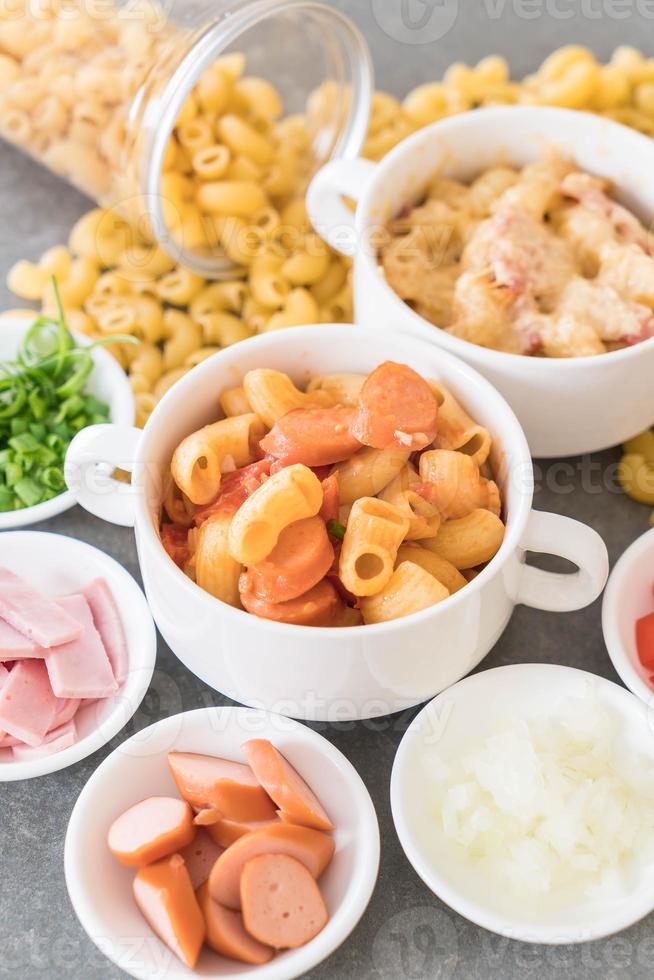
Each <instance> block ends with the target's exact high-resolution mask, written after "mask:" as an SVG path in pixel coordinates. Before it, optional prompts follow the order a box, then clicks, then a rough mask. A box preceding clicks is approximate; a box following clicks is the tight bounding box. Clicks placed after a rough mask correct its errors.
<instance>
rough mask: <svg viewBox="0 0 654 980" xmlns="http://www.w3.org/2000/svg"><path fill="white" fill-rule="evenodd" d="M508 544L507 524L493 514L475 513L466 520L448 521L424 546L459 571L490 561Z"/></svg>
mask: <svg viewBox="0 0 654 980" xmlns="http://www.w3.org/2000/svg"><path fill="white" fill-rule="evenodd" d="M503 540H504V524H503V523H502V521H501V520H500V519H499V517H496V516H495V514H491V512H490V511H489V510H482V509H478V510H473V511H472V512H471V513H470V514H468V515H467V516H466V517H460V518H458V519H457V520H452V521H446V522H445V523H444V524H442V525H441V527H440V530H439V532H438V534H437V535H436V536H435V537H434V538H427V539H426V540H424V541H423V542H422V543H423V545H424V546H425V547H426V548H429V549H430V550H431V551H435V552H436V554H437V555H440V556H441V557H442V558H445V559H446V560H447V561H449V562H451V564H452V565H454V567H455V568H458V569H463V568H474V567H475V565H483V564H485V562H487V561H490V560H491V558H493V557H494V555H496V554H497V552H498V551H499V549H500V545H501V544H502V541H503Z"/></svg>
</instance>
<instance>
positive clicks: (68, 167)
mask: <svg viewBox="0 0 654 980" xmlns="http://www.w3.org/2000/svg"><path fill="white" fill-rule="evenodd" d="M372 87H373V80H372V69H371V64H370V57H369V54H368V50H367V47H366V44H365V41H364V40H363V38H362V36H361V35H360V33H359V32H358V30H357V29H356V28H355V26H354V25H353V24H352V23H351V22H350V21H349V20H348V19H347V18H346V17H345V16H344V15H342V14H341V13H340V12H339V11H337V10H335V9H333V8H332V7H328V6H326V5H325V4H322V3H313V2H306V0H176V2H174V0H173V2H171V3H168V4H167V6H166V7H165V9H164V7H162V6H158V5H156V4H154V3H153V2H151V0H127V2H125V3H122V4H114V3H111V2H109V0H0V135H1V136H2V137H3V138H4V139H6V140H8V141H10V142H11V143H13V144H15V145H17V146H19V147H21V148H22V149H23V150H25V151H26V152H28V153H29V154H30V155H31V156H32V157H34V158H35V159H36V160H38V161H39V162H41V163H42V164H44V165H45V166H46V167H48V168H49V169H50V170H52V171H54V172H55V173H57V174H59V175H60V176H62V177H64V178H65V179H66V180H68V181H69V182H70V183H72V184H74V185H75V186H76V187H78V188H79V189H80V190H81V191H83V192H84V193H85V194H87V195H88V196H89V197H91V198H93V199H94V200H95V201H97V202H98V203H99V204H101V205H102V206H103V207H107V208H111V209H113V210H114V211H115V212H117V213H118V214H120V215H122V216H123V217H124V218H126V219H127V220H128V221H129V222H130V224H132V225H133V226H135V227H138V228H139V230H140V232H141V234H143V235H145V236H147V237H149V238H151V239H153V240H156V241H157V242H158V243H159V244H160V245H161V246H162V248H163V249H164V250H165V251H166V252H167V253H168V254H169V255H171V256H172V257H173V258H174V259H175V260H176V261H178V262H179V263H181V264H182V265H184V266H185V267H187V268H188V269H190V270H191V271H193V272H196V273H197V274H199V275H201V276H203V277H206V278H220V277H222V276H229V277H233V275H234V267H235V265H236V266H238V265H239V264H241V263H242V262H243V263H244V262H245V260H246V259H247V257H248V252H251V250H252V249H256V248H257V247H258V243H259V242H260V239H261V237H262V236H266V235H271V234H275V233H278V232H279V228H278V225H279V222H280V215H283V212H284V209H285V208H286V207H288V206H290V205H291V204H292V202H293V201H294V200H296V199H297V198H298V197H300V196H301V195H302V194H303V192H304V189H305V187H306V184H307V182H308V180H309V178H310V177H311V175H312V174H313V172H314V171H315V170H316V169H318V168H319V167H320V166H321V165H322V164H323V163H324V162H325V161H326V160H328V159H329V158H331V157H334V156H354V155H356V154H357V153H358V151H359V150H360V148H361V146H362V144H363V141H364V138H365V134H366V128H367V123H368V117H369V111H370V101H371V97H372Z"/></svg>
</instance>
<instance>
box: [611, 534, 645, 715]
mask: <svg viewBox="0 0 654 980" xmlns="http://www.w3.org/2000/svg"><path fill="white" fill-rule="evenodd" d="M647 552H651V554H652V562H653V564H654V528H651V529H650V530H649V531H645V532H644V533H643V534H641V535H640V537H638V538H636V540H635V541H632V543H631V544H630V545H629V547H628V548H627V549H626V550H625V551H623V553H622V554H621V555H620V557H619V558H618V560H617V562H616V563H615V565H614V566H613V568H612V569H611V574H610V575H609V578H608V582H607V584H606V588H605V589H604V596H603V599H602V633H603V634H604V644H605V646H606V649H607V651H608V654H609V657H610V658H611V663H612V664H613V666H614V668H615V670H616V672H617V673H618V675H619V677H620V679H621V681H622V683H623V684H624V685H625V686H626V687H627V688H629V690H630V691H631V692H632V693H633V694H635V695H636V696H637V697H639V698H640V699H641V700H642V701H645V703H646V704H648V705H652V704H654V687H650V685H649V684H648V683H647V682H646V681H644V680H643V678H642V677H641V676H640V673H639V672H638V670H637V669H636V668H635V667H634V665H633V664H632V662H631V658H630V657H629V655H628V654H627V651H626V650H625V648H624V644H623V642H622V639H621V636H620V630H619V628H618V618H619V611H618V603H619V601H620V596H621V593H622V590H623V588H624V584H625V580H626V579H628V578H629V576H630V574H631V569H632V566H633V565H634V563H635V562H636V561H637V560H638V559H639V558H640V557H641V556H642V555H643V554H645V553H647ZM652 608H653V609H654V604H653V606H652ZM634 628H635V623H634ZM652 673H653V674H654V671H652Z"/></svg>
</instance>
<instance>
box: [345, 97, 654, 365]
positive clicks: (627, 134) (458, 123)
mask: <svg viewBox="0 0 654 980" xmlns="http://www.w3.org/2000/svg"><path fill="white" fill-rule="evenodd" d="M516 116H523V117H527V118H532V117H533V118H534V120H535V121H537V120H538V119H539V118H541V119H543V120H547V121H551V122H554V123H555V122H556V121H557V120H558V121H563V120H568V121H571V120H572V119H574V120H575V123H576V125H577V126H580V127H583V128H586V129H600V128H606V129H607V131H608V134H609V136H610V135H611V133H613V136H614V138H615V139H616V140H617V139H618V137H620V138H621V139H627V140H631V141H632V142H633V143H634V144H635V147H634V152H638V151H640V152H642V153H647V154H649V155H650V156H651V158H652V161H651V162H652V167H653V168H654V142H653V141H652V140H651V139H650V138H649V137H648V136H645V135H644V134H643V133H640V132H638V131H637V130H635V129H631V128H630V127H629V126H625V125H623V124H622V123H619V122H616V121H615V120H614V119H607V118H606V117H605V116H597V115H595V114H594V113H591V112H584V111H581V110H579V109H564V108H560V107H557V106H521V105H509V106H487V107H484V108H479V109H469V110H467V111H466V112H462V113H459V114H458V115H455V116H447V117H445V118H444V119H439V120H437V121H436V122H434V123H431V124H430V125H428V126H424V127H423V128H421V129H419V130H418V131H417V132H415V133H411V135H410V136H406V137H405V138H404V139H403V140H402V141H401V142H400V143H398V144H397V145H396V146H394V147H393V149H392V150H390V151H389V152H388V154H387V155H386V156H385V157H384V158H383V159H382V160H380V161H379V162H378V163H376V164H375V170H374V173H373V175H372V178H371V180H370V182H369V183H368V184H367V186H366V187H365V189H364V192H363V194H362V195H361V199H360V201H359V203H358V205H357V209H356V216H355V224H356V226H357V230H358V233H359V236H362V235H365V234H366V231H367V227H368V220H367V218H368V211H369V209H370V205H371V198H372V197H373V195H374V194H375V193H376V192H379V191H380V190H381V188H380V185H381V184H382V182H383V180H384V176H385V173H386V170H387V169H388V168H389V167H391V166H392V165H393V164H394V163H395V162H396V161H397V160H401V159H403V158H404V157H408V156H410V155H411V154H412V153H413V152H415V151H416V150H417V149H418V148H419V147H420V146H422V145H423V144H425V143H428V142H430V141H431V140H433V139H434V138H441V137H446V136H448V135H450V134H454V135H456V133H457V132H458V131H459V130H467V129H470V128H473V129H474V127H475V126H477V125H479V124H480V123H481V124H483V123H484V122H485V121H486V120H488V119H490V121H491V122H493V121H494V120H496V121H497V123H498V125H499V124H502V123H506V122H507V120H511V118H512V117H513V119H515V117H516ZM653 217H654V211H653ZM364 219H365V220H364ZM357 261H359V262H365V263H366V265H367V266H368V270H369V271H370V272H372V273H373V274H374V275H375V276H376V280H377V284H378V286H379V287H380V288H381V289H382V290H383V292H384V300H385V301H386V302H387V303H389V304H391V306H392V307H393V308H394V309H395V310H396V311H397V314H398V316H400V315H402V314H404V315H406V317H407V318H408V319H410V320H411V322H412V325H413V326H414V327H415V328H416V329H417V330H418V331H419V334H420V337H421V339H424V340H426V341H427V342H428V343H436V344H437V345H438V346H442V347H443V348H445V349H446V350H447V351H449V352H450V353H451V354H454V355H456V356H458V357H461V358H463V359H467V358H470V357H471V354H470V350H471V349H473V350H475V351H477V352H478V356H479V358H480V359H481V360H482V361H485V362H487V364H488V366H489V367H495V368H497V369H499V368H501V367H503V366H504V367H507V368H508V367H510V368H511V369H514V368H515V367H516V366H517V365H519V364H525V365H529V367H525V370H526V371H527V372H529V371H533V372H535V371H537V370H538V371H545V372H549V373H550V375H553V374H556V373H558V372H559V371H565V372H568V373H574V372H576V373H577V374H579V373H580V372H585V371H587V370H588V368H589V366H590V365H591V364H592V365H600V364H606V365H607V367H606V370H610V369H611V367H612V365H614V364H616V363H617V362H619V361H627V360H630V359H631V358H634V357H638V356H639V355H642V354H643V352H648V353H654V337H649V338H648V339H647V340H643V341H640V343H637V344H632V345H631V346H628V347H622V348H620V349H619V350H614V351H606V352H605V353H604V354H587V355H584V356H583V357H528V356H525V355H524V354H514V353H510V352H508V351H498V350H494V349H493V348H490V347H482V346H481V345H480V344H474V343H473V342H472V341H470V340H464V339H463V338H461V337H455V336H453V335H452V334H449V333H447V332H446V331H445V330H444V329H443V328H441V327H439V326H438V325H437V324H434V323H431V322H430V321H429V320H426V319H425V318H424V317H423V316H421V315H420V314H419V313H416V311H415V310H413V309H412V308H411V307H410V306H409V305H408V303H405V302H404V300H403V299H401V297H400V296H398V294H397V293H396V292H395V290H394V289H393V288H392V287H391V285H390V283H388V282H387V280H386V278H385V276H384V275H383V273H382V272H381V269H380V266H379V264H378V262H377V261H376V259H375V257H374V256H373V255H371V253H370V250H369V249H368V248H361V249H359V251H358V252H357V255H356V258H355V265H356V262H357ZM355 282H356V273H355ZM355 293H356V285H355ZM435 331H438V333H437V334H436V336H437V337H438V340H434V334H435Z"/></svg>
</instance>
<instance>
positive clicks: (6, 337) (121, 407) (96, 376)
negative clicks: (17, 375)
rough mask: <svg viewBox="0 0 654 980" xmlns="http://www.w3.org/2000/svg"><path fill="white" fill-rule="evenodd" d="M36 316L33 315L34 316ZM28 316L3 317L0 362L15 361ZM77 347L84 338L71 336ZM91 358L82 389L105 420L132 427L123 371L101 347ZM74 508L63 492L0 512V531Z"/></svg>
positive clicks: (129, 394) (129, 392)
mask: <svg viewBox="0 0 654 980" xmlns="http://www.w3.org/2000/svg"><path fill="white" fill-rule="evenodd" d="M34 316H35V317H36V314H34ZM32 322H33V320H32V319H31V318H30V317H18V316H17V317H3V318H2V320H1V321H0V362H2V361H10V360H12V359H13V358H15V356H16V353H17V351H18V347H19V346H20V343H21V341H22V339H23V337H24V336H25V334H26V333H27V331H28V329H29V328H30V326H31V325H32ZM73 335H74V337H75V340H76V342H77V343H78V344H79V345H80V346H84V345H86V344H88V343H89V339H88V337H84V336H83V335H82V334H76V333H74V334H73ZM91 356H92V358H93V360H94V362H95V367H94V369H93V371H92V372H91V374H90V375H89V378H88V381H87V382H86V385H85V390H86V391H87V392H89V393H90V394H92V395H95V396H96V398H99V399H100V400H101V401H103V402H105V403H106V404H107V405H108V406H109V418H110V419H111V421H112V422H115V423H116V425H132V424H133V422H134V396H133V394H132V389H131V388H130V386H129V382H128V380H127V377H126V376H125V372H124V371H123V370H122V368H121V367H120V365H119V364H118V363H117V362H116V361H115V359H114V358H113V357H112V356H111V354H108V353H107V351H106V350H102V348H101V347H96V348H95V349H94V350H93V351H92V353H91ZM74 506H75V497H74V496H73V494H72V493H71V492H70V491H69V490H64V492H63V493H60V494H59V495H58V496H57V497H53V498H52V499H51V500H46V501H44V502H43V503H42V504H36V506H34V507H25V508H23V509H22V510H14V511H6V512H0V531H6V530H8V529H9V528H14V527H25V526H26V525H28V524H36V523H37V521H47V520H48V519H49V518H50V517H56V515H57V514H62V513H63V512H64V511H65V510H69V509H70V508H71V507H74Z"/></svg>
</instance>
